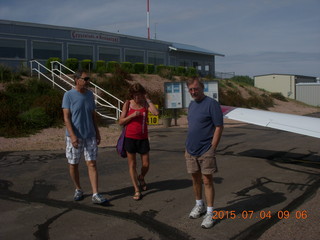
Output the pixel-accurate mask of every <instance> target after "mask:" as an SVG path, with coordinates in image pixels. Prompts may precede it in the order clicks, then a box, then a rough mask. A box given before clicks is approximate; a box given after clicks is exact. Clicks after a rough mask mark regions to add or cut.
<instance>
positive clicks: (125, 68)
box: [120, 62, 133, 73]
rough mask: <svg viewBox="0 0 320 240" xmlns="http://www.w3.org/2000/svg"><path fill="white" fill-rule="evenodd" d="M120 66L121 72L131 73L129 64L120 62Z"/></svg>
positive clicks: (131, 66) (131, 68) (131, 69)
mask: <svg viewBox="0 0 320 240" xmlns="http://www.w3.org/2000/svg"><path fill="white" fill-rule="evenodd" d="M120 66H121V69H123V71H126V72H128V73H132V72H133V65H132V63H131V62H122V63H121V64H120Z"/></svg>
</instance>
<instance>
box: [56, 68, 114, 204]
mask: <svg viewBox="0 0 320 240" xmlns="http://www.w3.org/2000/svg"><path fill="white" fill-rule="evenodd" d="M74 80H75V84H76V86H75V88H74V89H71V90H69V91H67V92H66V93H65V94H64V96H63V100H62V108H63V118H64V122H65V125H66V157H67V159H68V163H69V172H70V176H71V179H72V181H73V183H74V185H75V188H76V190H75V193H74V197H73V199H74V200H75V201H80V200H82V199H83V191H82V189H81V186H80V178H79V168H78V166H79V162H80V159H81V155H82V154H83V153H84V157H85V160H86V163H87V167H88V173H89V179H90V183H91V187H92V193H93V195H92V202H93V203H96V204H105V203H107V201H108V200H107V199H105V198H104V197H103V196H102V195H100V194H99V193H98V173H97V165H96V159H97V154H98V145H99V143H100V140H101V137H100V133H99V129H98V126H97V119H96V111H95V109H96V105H95V102H94V96H93V93H92V92H91V91H90V90H88V84H89V81H90V78H89V77H88V75H87V73H86V72H84V71H79V72H76V73H75V75H74Z"/></svg>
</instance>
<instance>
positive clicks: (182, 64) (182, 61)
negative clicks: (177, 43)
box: [179, 60, 190, 67]
mask: <svg viewBox="0 0 320 240" xmlns="http://www.w3.org/2000/svg"><path fill="white" fill-rule="evenodd" d="M179 66H182V67H189V66H190V64H189V62H188V61H185V60H180V61H179Z"/></svg>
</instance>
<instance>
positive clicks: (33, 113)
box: [18, 107, 51, 129]
mask: <svg viewBox="0 0 320 240" xmlns="http://www.w3.org/2000/svg"><path fill="white" fill-rule="evenodd" d="M18 118H19V119H20V120H21V121H22V122H23V123H24V125H25V126H26V127H28V128H34V129H42V128H46V127H49V126H50V125H51V119H50V117H49V116H48V115H47V114H46V112H45V109H44V108H42V107H35V108H31V109H29V110H28V111H26V112H23V113H21V114H19V116H18Z"/></svg>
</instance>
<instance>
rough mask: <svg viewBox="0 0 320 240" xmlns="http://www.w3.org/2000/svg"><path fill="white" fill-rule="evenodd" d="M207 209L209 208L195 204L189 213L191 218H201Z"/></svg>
mask: <svg viewBox="0 0 320 240" xmlns="http://www.w3.org/2000/svg"><path fill="white" fill-rule="evenodd" d="M206 211H207V208H206V207H205V206H204V205H202V206H199V205H195V206H194V208H193V209H192V210H191V212H190V214H189V218H193V219H194V218H199V217H200V216H201V215H203V214H204V213H205V212H206Z"/></svg>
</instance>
